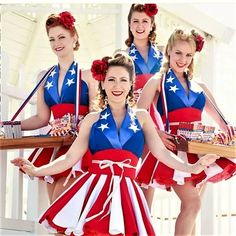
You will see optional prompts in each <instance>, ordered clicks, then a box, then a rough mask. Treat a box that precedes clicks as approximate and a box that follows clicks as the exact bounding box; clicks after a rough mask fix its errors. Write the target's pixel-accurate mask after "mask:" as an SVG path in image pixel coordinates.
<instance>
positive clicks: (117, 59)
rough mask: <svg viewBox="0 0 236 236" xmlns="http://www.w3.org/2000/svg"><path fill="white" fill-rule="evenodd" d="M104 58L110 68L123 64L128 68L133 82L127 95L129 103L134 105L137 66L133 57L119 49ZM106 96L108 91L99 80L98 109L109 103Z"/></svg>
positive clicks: (122, 65)
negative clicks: (135, 66)
mask: <svg viewBox="0 0 236 236" xmlns="http://www.w3.org/2000/svg"><path fill="white" fill-rule="evenodd" d="M103 60H106V61H107V63H108V69H109V67H114V66H121V67H124V68H125V69H126V70H127V72H128V73H129V77H130V82H131V88H130V91H129V94H128V96H127V103H128V104H129V105H130V106H134V104H135V101H134V94H133V92H134V80H135V68H134V62H133V60H132V58H131V57H130V56H129V55H128V54H127V53H126V52H124V51H117V52H116V54H115V55H114V56H113V57H103ZM106 96H107V95H106V92H105V90H104V89H102V85H101V82H99V85H98V94H97V99H96V101H95V103H96V104H95V106H96V107H95V109H96V110H97V109H101V108H104V107H105V106H106V105H107V104H106Z"/></svg>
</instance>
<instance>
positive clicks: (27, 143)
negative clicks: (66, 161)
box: [0, 135, 75, 150]
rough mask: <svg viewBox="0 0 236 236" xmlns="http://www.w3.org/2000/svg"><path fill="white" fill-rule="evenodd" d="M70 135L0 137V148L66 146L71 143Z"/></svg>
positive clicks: (72, 138) (73, 138)
mask: <svg viewBox="0 0 236 236" xmlns="http://www.w3.org/2000/svg"><path fill="white" fill-rule="evenodd" d="M74 140H75V137H72V136H69V135H68V136H27V137H22V138H15V139H0V150H4V149H25V148H37V147H43V148H50V147H61V146H68V145H71V144H72V143H73V141H74Z"/></svg>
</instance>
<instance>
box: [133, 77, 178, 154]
mask: <svg viewBox="0 0 236 236" xmlns="http://www.w3.org/2000/svg"><path fill="white" fill-rule="evenodd" d="M158 76H159V74H156V75H155V76H154V77H152V78H151V79H150V80H149V81H148V82H147V83H146V85H145V86H144V88H143V90H142V93H141V96H140V97H139V99H138V102H137V107H138V108H144V109H148V108H149V107H150V105H151V103H152V102H155V104H156V103H157V101H158V98H159V94H160V91H161V79H160V78H158ZM157 132H158V134H159V136H160V138H161V140H162V142H163V143H164V145H165V146H166V147H167V148H169V149H170V150H176V147H175V144H174V143H173V142H172V141H171V140H173V139H174V138H173V136H171V135H169V134H168V133H166V132H164V131H162V130H159V129H157Z"/></svg>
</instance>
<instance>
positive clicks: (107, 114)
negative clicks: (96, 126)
mask: <svg viewBox="0 0 236 236" xmlns="http://www.w3.org/2000/svg"><path fill="white" fill-rule="evenodd" d="M109 115H110V113H107V112H106V113H105V114H104V115H101V118H100V119H101V120H106V119H107V117H108V116H109Z"/></svg>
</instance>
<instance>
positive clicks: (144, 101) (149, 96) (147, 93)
mask: <svg viewBox="0 0 236 236" xmlns="http://www.w3.org/2000/svg"><path fill="white" fill-rule="evenodd" d="M159 93H160V79H158V78H157V75H154V76H153V77H152V78H151V79H150V80H148V82H147V83H146V84H145V86H144V87H143V90H142V93H141V95H140V97H139V99H138V101H137V107H138V108H144V109H148V108H149V107H150V105H151V103H152V102H153V100H154V98H155V99H158V96H159Z"/></svg>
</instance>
